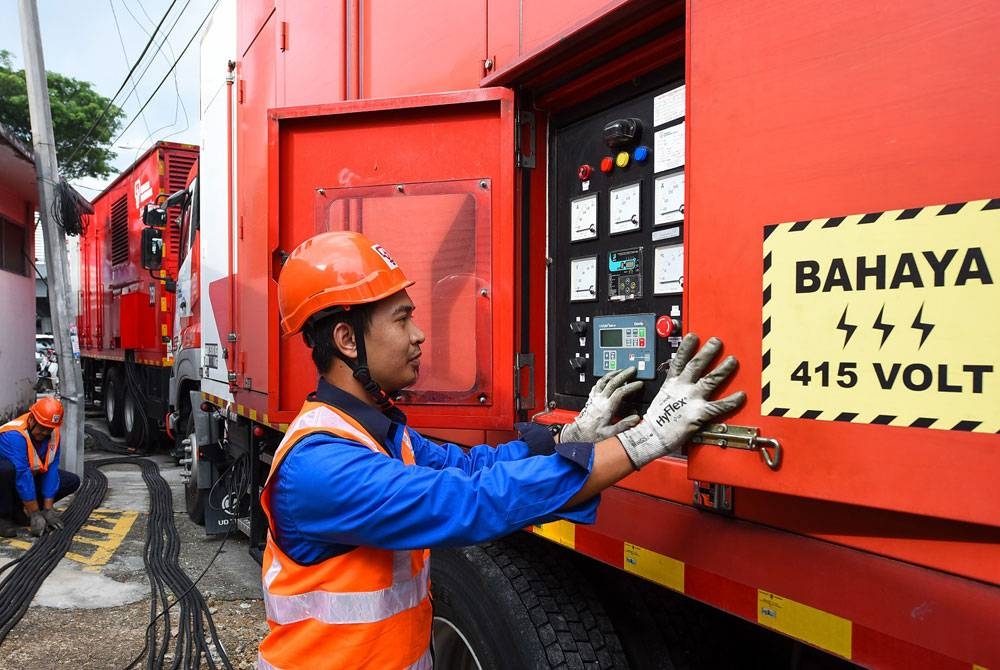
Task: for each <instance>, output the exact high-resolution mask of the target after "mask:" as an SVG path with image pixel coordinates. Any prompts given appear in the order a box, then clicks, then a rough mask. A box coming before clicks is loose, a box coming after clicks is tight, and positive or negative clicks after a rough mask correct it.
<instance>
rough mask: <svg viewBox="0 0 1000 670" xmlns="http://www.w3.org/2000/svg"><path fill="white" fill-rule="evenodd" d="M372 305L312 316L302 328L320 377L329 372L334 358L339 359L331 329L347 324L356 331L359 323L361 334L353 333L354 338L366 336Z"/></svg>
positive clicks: (370, 319) (368, 329) (362, 305)
mask: <svg viewBox="0 0 1000 670" xmlns="http://www.w3.org/2000/svg"><path fill="white" fill-rule="evenodd" d="M374 304H375V303H364V304H361V305H354V306H353V307H351V309H350V310H343V309H338V310H337V311H335V312H333V313H327V314H321V315H318V316H313V317H312V318H310V319H309V320H308V321H306V323H305V326H303V327H302V337H303V338H304V339H305V341H306V346H308V347H309V348H310V349H312V359H313V363H314V364H315V365H316V370H317V371H318V372H319V373H320V374H321V375H325V374H326V373H327V372H329V371H330V367H331V366H332V365H333V359H334V358H340V354H339V352H338V351H337V345H335V344H334V343H333V329H334V328H336V327H337V324H339V323H347V324H348V325H350V326H351V327H352V328H354V329H356V328H357V326H356V324H358V323H360V324H361V328H362V331H363V332H362V333H360V334H359V333H357V332H355V334H354V335H355V337H358V336H359V335H361V336H363V335H365V334H367V333H368V332H369V331H370V330H371V325H372V313H373V312H374V310H373V309H372V306H373V305H374Z"/></svg>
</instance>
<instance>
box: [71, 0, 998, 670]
mask: <svg viewBox="0 0 1000 670" xmlns="http://www.w3.org/2000/svg"><path fill="white" fill-rule="evenodd" d="M998 30H1000V12H998V11H997V8H996V6H995V5H994V4H992V3H988V2H970V3H964V4H962V5H961V6H956V5H954V3H948V2H944V1H943V0H940V1H938V0H921V1H919V2H910V3H895V4H889V5H886V4H883V5H879V6H878V7H875V6H873V5H872V4H871V3H868V2H861V1H859V0H848V1H846V2H841V3H838V4H835V5H831V4H830V3H823V2H818V1H816V0H808V1H806V2H801V1H795V2H792V1H791V0H788V1H785V0H777V1H775V2H771V3H764V4H761V3H736V2H726V3H723V2H699V1H698V0H691V1H690V2H687V3H684V2H662V1H653V0H614V1H610V2H609V1H607V0H584V1H581V2H576V3H572V4H565V3H560V4H558V6H557V5H552V4H549V3H540V2H514V1H512V0H511V1H505V0H501V1H499V2H490V3H475V2H473V3H439V4H418V3H410V2H405V1H404V0H384V1H380V2H378V3H366V2H359V1H357V0H354V1H349V2H345V3H342V4H337V5H334V6H324V7H322V8H319V7H315V6H313V5H311V4H309V3H293V2H284V1H282V0H278V1H268V0H253V1H251V0H247V1H245V2H240V3H239V4H238V5H237V3H235V2H232V1H231V0H222V1H221V2H220V4H219V7H218V9H217V10H216V12H215V15H214V16H213V18H212V19H211V22H210V24H209V27H208V29H207V32H206V35H205V37H204V39H203V42H202V64H201V67H202V78H201V83H202V96H201V99H202V109H201V123H202V146H201V155H200V162H199V168H198V171H197V178H196V179H192V180H189V184H188V186H187V187H186V188H185V189H184V191H183V192H181V193H180V194H179V195H178V196H177V198H175V199H174V202H180V203H182V204H183V206H184V215H183V216H182V217H181V220H182V221H184V222H185V225H186V226H187V228H186V232H185V233H184V235H183V237H184V239H185V240H187V242H186V243H184V245H185V246H186V248H187V249H188V250H189V258H190V260H191V262H190V263H189V265H188V270H187V273H186V274H185V272H183V271H181V272H180V276H179V277H178V296H180V295H182V294H183V293H184V291H188V292H189V295H195V294H196V295H197V296H198V298H197V299H194V298H192V299H191V301H190V303H189V304H191V305H197V308H196V309H195V312H194V313H193V314H192V315H191V317H190V318H191V319H193V320H194V322H196V323H197V328H198V331H199V333H200V341H199V346H198V347H192V348H190V351H191V352H193V353H192V356H189V357H188V363H187V364H186V365H187V372H184V373H179V372H178V369H179V364H180V359H179V358H178V351H180V350H183V349H184V346H183V345H181V346H180V348H179V349H175V351H174V360H175V369H174V374H175V379H174V382H173V385H172V386H173V388H174V389H175V391H176V393H177V399H176V400H175V401H174V406H173V410H174V414H173V415H172V419H171V423H172V424H174V426H175V430H176V431H177V433H178V434H179V436H180V438H181V439H182V440H183V444H184V446H185V447H186V451H187V453H186V456H185V458H184V460H183V462H184V464H185V466H186V470H187V493H188V495H187V503H188V512H189V514H191V515H192V517H193V518H196V519H199V520H206V522H207V523H206V529H207V530H208V532H225V531H227V530H228V529H231V527H232V526H234V525H235V526H237V527H238V528H239V529H240V530H241V531H243V532H245V533H246V534H247V535H248V536H249V538H250V543H251V551H252V552H255V553H256V554H257V555H258V556H259V552H260V550H261V549H262V546H263V542H264V538H265V535H266V532H267V522H266V519H265V518H264V516H263V514H262V513H261V510H260V507H259V502H258V494H259V491H260V489H261V486H262V484H263V482H264V479H265V477H266V475H267V472H268V469H269V466H270V460H271V456H272V454H273V453H274V449H275V447H276V446H277V444H278V442H279V441H280V439H281V437H282V435H283V432H284V430H285V429H286V428H287V425H288V423H289V422H290V421H291V420H292V418H293V417H294V416H295V415H296V413H297V411H298V409H299V407H300V405H301V403H302V401H303V399H304V397H305V395H306V393H308V392H309V391H310V390H312V389H313V388H314V385H315V382H316V375H315V371H314V368H313V366H312V363H311V361H310V359H309V355H308V351H307V349H306V348H305V346H304V344H303V343H302V342H301V340H300V339H298V338H292V339H288V340H282V339H281V337H280V333H279V328H278V309H277V300H276V280H277V277H278V274H279V273H280V271H281V265H282V262H283V260H284V258H285V257H286V255H287V254H288V253H289V252H290V251H291V250H292V249H294V248H295V246H296V245H298V244H299V243H300V242H302V241H303V240H305V239H306V238H308V237H310V236H311V235H314V234H316V233H319V232H323V231H327V230H355V231H359V232H363V233H364V234H365V235H367V236H369V237H370V238H372V239H375V240H378V241H380V242H382V243H383V244H385V245H386V246H387V247H388V248H390V249H391V250H392V253H393V254H394V256H395V257H396V260H397V261H398V262H399V264H400V266H401V267H403V268H405V270H406V272H407V274H408V276H410V277H411V278H412V279H415V280H416V284H415V285H414V286H413V287H412V289H410V292H411V295H412V296H413V299H414V302H415V303H416V304H417V305H418V307H419V312H418V319H419V321H420V325H421V327H422V328H423V329H424V330H425V331H426V333H427V343H426V345H425V347H424V356H423V364H422V370H421V373H422V374H421V379H420V381H419V383H418V384H417V385H416V386H415V387H414V388H412V389H407V390H406V391H405V392H404V393H403V395H402V398H401V403H402V406H403V407H404V409H405V411H406V412H407V415H408V417H409V422H410V423H411V424H412V425H413V426H414V427H416V428H417V429H419V430H420V431H421V432H422V433H423V434H426V435H429V436H432V437H436V438H440V439H442V440H450V441H454V442H457V443H460V444H470V445H471V444H477V443H481V442H497V441H500V440H503V439H508V438H510V437H511V436H512V435H513V434H514V432H513V430H514V424H515V422H517V421H519V420H534V421H538V422H541V423H547V424H557V423H559V424H565V423H568V422H570V421H571V420H572V419H573V417H574V416H575V413H576V412H577V411H578V410H579V409H580V408H581V407H582V406H583V403H584V401H585V399H586V395H587V391H588V389H589V388H590V386H591V385H592V384H593V382H594V381H595V380H596V379H597V378H598V377H600V376H601V374H603V373H604V372H605V371H607V370H610V369H616V368H620V367H624V366H626V365H635V366H636V367H637V368H638V370H639V372H638V376H639V378H641V379H645V380H647V381H648V384H647V389H646V391H645V392H644V394H643V396H642V398H639V399H637V400H636V406H635V407H634V408H633V409H636V410H638V411H641V409H642V407H643V404H644V403H645V402H648V401H649V399H650V397H651V393H652V392H653V390H654V389H655V388H656V386H657V382H656V380H657V379H659V378H661V377H660V370H661V368H662V366H663V365H664V363H666V362H668V361H669V360H670V358H671V356H672V355H673V353H674V352H675V350H676V347H677V344H678V342H679V336H680V335H681V334H682V333H683V332H687V331H694V332H697V333H700V334H701V335H703V336H708V335H717V336H719V337H720V338H721V339H722V340H723V342H724V343H725V345H726V351H727V353H732V354H735V355H736V356H737V357H738V358H739V360H740V363H741V367H740V370H739V372H738V373H737V375H736V377H735V379H734V380H733V381H732V383H731V384H730V386H731V387H732V388H739V389H743V390H745V391H747V393H748V396H749V398H748V402H747V404H746V406H745V407H744V408H743V409H741V410H740V411H739V412H738V413H736V414H735V415H734V416H732V417H730V418H729V420H727V423H725V424H720V425H714V426H710V427H706V429H705V430H704V431H703V432H702V433H701V434H700V435H699V436H698V438H697V439H696V442H695V444H693V445H691V446H690V448H688V449H687V450H686V451H685V453H684V454H683V455H681V456H679V457H676V458H664V459H660V460H659V461H657V462H655V463H652V464H650V465H649V466H647V467H646V468H644V469H643V470H642V471H641V472H637V473H635V474H634V475H632V476H631V477H629V478H627V479H625V480H623V481H622V482H621V483H620V484H619V485H618V486H616V487H614V488H612V489H609V490H608V491H606V492H605V493H604V494H603V501H602V503H601V508H600V513H599V516H598V520H597V522H596V524H594V525H593V526H586V527H585V526H574V525H572V524H569V523H566V522H556V523H552V524H546V525H543V526H539V527H534V528H531V529H529V530H530V531H531V533H532V535H531V536H528V535H525V536H524V537H515V538H510V539H508V540H504V541H502V542H497V543H492V544H490V545H487V546H485V547H477V548H467V549H461V550H446V551H436V552H435V553H434V557H433V561H432V566H434V567H433V573H432V582H433V584H434V595H435V636H436V639H437V640H438V641H439V649H438V651H439V661H440V662H441V663H443V664H444V665H445V667H473V668H474V667H491V666H493V665H495V664H496V662H497V661H496V659H507V661H506V662H507V663H508V667H514V666H517V665H518V663H516V662H514V660H511V659H531V662H532V663H534V664H535V665H534V666H532V667H564V666H563V665H560V663H563V662H565V661H566V659H568V658H577V659H580V658H583V659H588V658H593V659H598V662H599V664H600V667H612V666H613V665H614V663H616V662H618V663H619V666H618V667H621V666H622V665H623V664H625V663H627V664H629V665H631V667H636V668H648V667H655V668H659V667H724V666H720V665H718V664H716V665H712V661H707V660H704V659H705V658H711V657H712V654H713V653H715V652H718V651H719V650H720V649H721V648H723V647H726V646H730V647H733V646H735V647H736V656H735V658H742V659H743V660H744V661H745V664H746V666H747V667H756V666H754V661H753V660H752V657H753V655H754V654H756V653H758V651H759V646H758V645H759V644H760V643H759V641H754V640H751V638H749V637H733V636H731V633H730V630H731V629H726V631H727V632H725V633H722V632H721V631H722V630H723V629H721V628H716V629H712V630H714V631H715V632H716V633H717V635H716V636H715V638H714V639H713V640H712V641H711V642H710V643H708V644H701V646H697V645H696V643H695V641H696V640H699V639H702V638H699V637H697V636H696V635H695V633H694V632H692V631H691V630H689V629H677V628H673V627H672V626H673V625H674V624H687V623H690V622H691V621H692V620H694V619H696V618H697V617H696V616H695V614H694V613H695V612H696V611H698V610H697V607H698V606H697V605H696V604H695V602H696V601H699V602H700V603H704V604H707V605H709V606H711V608H713V609H712V610H711V611H713V612H725V613H728V614H729V615H732V616H733V617H735V619H739V620H742V621H743V622H746V623H747V625H748V626H751V625H752V626H756V627H757V628H756V629H752V630H768V631H776V632H777V633H780V634H781V635H783V636H785V638H782V639H788V640H792V641H794V644H793V645H792V646H793V647H795V645H800V646H798V647H795V649H794V650H793V651H792V652H791V653H790V656H789V658H788V659H785V660H786V661H788V662H789V663H790V664H792V666H793V667H794V664H795V663H796V662H801V665H802V667H808V665H809V664H808V663H806V662H805V660H804V659H808V658H809V654H808V653H803V651H802V650H803V649H815V650H822V651H823V652H824V653H825V654H828V655H829V656H826V657H820V658H816V657H814V658H812V662H813V663H815V664H818V665H819V666H820V667H829V666H824V663H827V662H829V663H833V660H832V659H834V658H840V659H847V660H850V661H852V662H854V663H857V664H860V665H862V666H866V667H875V668H907V669H909V668H934V669H940V668H965V669H967V670H968V669H975V668H989V667H993V668H997V667H1000V645H998V644H997V639H998V634H1000V493H998V488H997V487H996V485H995V473H996V472H998V468H1000V439H998V432H1000V412H998V411H997V408H998V407H1000V370H998V369H997V366H998V364H1000V344H998V343H1000V318H998V316H997V312H996V310H995V309H992V308H991V307H990V306H992V305H996V304H998V300H1000V292H998V288H997V283H996V282H997V278H998V272H1000V270H998V268H1000V200H998V199H997V198H1000V192H998V187H997V183H996V179H995V174H996V165H997V164H998V162H1000V115H997V113H996V110H997V109H998V108H1000V86H997V84H998V83H1000V82H998V81H997V79H998V75H997V74H996V73H997V72H1000V68H998V67H997V66H1000V46H998V43H997V41H996V40H995V39H993V36H994V35H995V34H996V33H997V31H998ZM153 219H155V217H151V220H153ZM166 219H167V220H168V222H167V223H166V226H165V227H163V228H162V230H161V237H169V236H171V235H175V234H176V233H175V232H174V231H173V228H171V227H170V226H171V225H172V224H170V223H169V219H170V217H166ZM159 220H160V221H161V223H162V221H163V217H160V219H159ZM167 231H170V232H167ZM155 237H156V235H155V234H153V235H150V236H149V238H150V239H149V242H148V244H149V245H155V244H157V243H156V242H155V240H154V238H155ZM150 249H152V246H150ZM185 281H186V282H187V288H186V289H185V288H181V287H182V286H184V285H185ZM178 299H179V298H178ZM82 332H83V331H82V330H81V333H82ZM190 341H191V342H192V343H193V342H194V340H193V339H192V340H190ZM195 358H196V361H195ZM194 362H197V365H193V363H194ZM192 371H194V372H192ZM206 499H207V500H206ZM536 536H537V537H538V538H544V539H545V540H549V541H550V542H544V541H538V540H535V539H534V538H535V537H536ZM526 538H527V539H526ZM529 540H531V541H529ZM600 566H603V568H602V567H600ZM602 570H603V572H602ZM583 574H586V575H587V577H586V578H584V577H582V576H581V575H583ZM595 575H597V577H595ZM668 621H669V622H668ZM567 622H568V623H567ZM577 624H579V625H577ZM679 630H683V632H680V633H678V631H679ZM712 630H709V631H708V632H709V633H710V635H709V637H710V638H711V632H712ZM704 632H705V631H703V633H704ZM685 640H686V641H687V643H686V644H685ZM692 645H695V646H692ZM741 645H745V646H741ZM741 652H742V656H741V655H740V654H741ZM574 655H575V656H574ZM716 658H717V657H716ZM730 658H732V657H730ZM609 659H610V660H609ZM621 659H626V660H621ZM796 659H798V660H796ZM824 659H825V660H824ZM772 661H773V659H772ZM511 664H512V665H511Z"/></svg>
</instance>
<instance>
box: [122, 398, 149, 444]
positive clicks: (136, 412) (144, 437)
mask: <svg viewBox="0 0 1000 670" xmlns="http://www.w3.org/2000/svg"><path fill="white" fill-rule="evenodd" d="M123 390H124V393H123V394H122V399H123V402H122V428H123V429H124V431H125V443H126V444H127V445H128V446H130V447H135V448H136V449H142V448H144V447H145V446H146V443H147V442H148V441H149V440H148V437H149V421H148V420H147V419H146V415H145V414H144V413H143V411H142V407H141V406H140V405H139V401H138V400H137V399H136V397H135V396H134V395H132V392H131V391H130V390H128V389H127V388H126V389H123Z"/></svg>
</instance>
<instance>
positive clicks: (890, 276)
mask: <svg viewBox="0 0 1000 670" xmlns="http://www.w3.org/2000/svg"><path fill="white" fill-rule="evenodd" d="M998 282H1000V199H996V200H983V201H977V202H969V203H955V204H950V205H937V206H930V207H922V208H918V209H907V210H897V211H890V212H878V213H872V214H857V215H852V216H841V217H835V218H830V219H816V220H812V221H798V222H795V223H782V224H778V225H773V226H767V227H766V228H765V229H764V296H763V352H762V354H763V368H762V378H761V385H762V389H761V390H762V395H761V397H762V407H761V410H762V413H763V414H764V415H769V416H787V417H795V418H805V419H820V420H828V421H850V422H854V423H875V424H884V425H893V426H914V427H920V428H937V429H942V430H961V431H976V432H988V433H995V432H1000V283H998Z"/></svg>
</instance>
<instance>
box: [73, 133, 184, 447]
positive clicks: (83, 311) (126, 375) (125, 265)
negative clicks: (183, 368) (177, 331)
mask: <svg viewBox="0 0 1000 670" xmlns="http://www.w3.org/2000/svg"><path fill="white" fill-rule="evenodd" d="M197 158H198V148H197V147H194V146H190V145H186V144H177V143H174V142H157V143H156V144H155V145H154V146H153V147H151V148H150V149H149V150H148V151H146V152H145V153H144V154H143V155H142V156H141V157H140V158H139V159H138V160H136V162H135V163H134V164H133V165H132V166H131V167H130V168H128V169H127V170H125V171H124V172H122V174H121V175H119V176H118V178H117V179H115V181H114V182H112V183H111V185H110V186H108V187H107V188H106V189H105V190H104V191H103V192H102V193H101V194H100V195H98V196H97V197H96V198H94V200H93V206H94V213H93V214H91V215H88V216H86V217H85V227H84V232H83V234H82V235H81V238H80V303H79V304H80V313H79V315H78V317H77V328H78V331H79V336H80V356H81V363H82V365H83V380H84V392H85V396H86V400H87V402H88V404H92V405H100V406H101V407H102V408H103V410H104V414H105V416H106V417H107V421H108V427H109V429H110V431H111V434H112V435H114V436H116V437H117V436H124V437H125V439H126V441H127V443H128V444H129V445H130V446H132V447H136V448H141V447H144V446H147V445H153V444H156V443H157V442H158V436H159V434H160V431H161V429H162V428H163V426H164V425H165V424H164V421H165V417H166V414H167V410H168V408H169V406H170V403H169V401H168V393H167V391H168V387H169V380H170V375H171V366H172V363H173V350H174V345H173V339H172V337H173V333H174V316H175V315H174V304H175V302H174V295H173V291H174V285H175V277H176V274H177V268H178V254H179V252H180V244H179V239H180V228H179V226H177V225H173V226H169V227H166V228H165V230H167V231H168V233H167V235H166V236H162V237H161V239H160V240H159V243H158V245H157V246H156V248H155V249H153V251H154V252H155V253H154V256H155V258H156V259H157V260H156V262H155V263H154V262H152V261H151V259H145V261H146V262H145V265H147V266H149V265H155V266H156V269H155V270H151V269H148V268H147V267H145V266H144V263H143V261H144V259H143V258H142V257H141V253H142V251H143V249H144V246H143V244H142V239H143V235H144V234H145V235H146V237H147V238H149V233H147V232H146V231H147V230H148V229H147V227H146V226H144V225H143V210H144V209H146V208H147V206H155V205H157V204H162V203H163V202H164V200H165V198H166V197H167V196H168V195H169V194H171V193H174V192H176V191H180V190H182V189H183V188H184V186H185V184H186V183H187V181H188V173H189V172H190V171H191V169H192V167H193V166H194V163H195V161H196V160H197ZM180 211H181V208H180V207H169V208H168V209H167V210H166V211H165V214H166V215H168V216H174V217H176V216H178V215H179V214H180ZM150 232H152V231H150ZM147 246H149V245H147Z"/></svg>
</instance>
